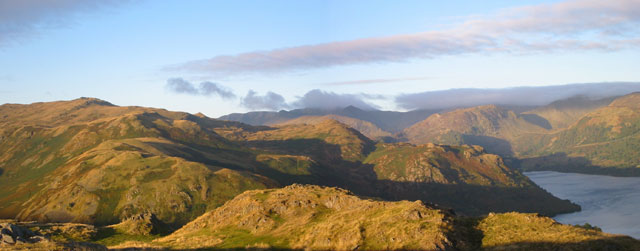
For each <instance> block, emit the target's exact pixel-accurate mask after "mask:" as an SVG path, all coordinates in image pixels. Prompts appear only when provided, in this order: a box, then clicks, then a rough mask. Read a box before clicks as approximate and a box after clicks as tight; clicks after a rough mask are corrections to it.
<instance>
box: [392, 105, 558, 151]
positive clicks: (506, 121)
mask: <svg viewBox="0 0 640 251" xmlns="http://www.w3.org/2000/svg"><path fill="white" fill-rule="evenodd" d="M544 130H545V129H544V128H543V127H541V126H539V125H537V124H534V123H530V122H529V121H527V120H526V119H525V118H524V117H523V116H521V115H518V114H516V113H515V112H513V111H511V110H508V109H505V108H501V107H498V106H495V105H486V106H478V107H472V108H466V109H458V110H453V111H450V112H446V113H442V114H434V115H431V116H429V118H427V119H425V120H423V121H421V122H418V123H416V124H414V125H412V126H411V127H409V128H407V129H405V130H404V131H403V134H402V135H403V136H404V137H406V138H407V139H408V140H409V142H411V143H414V144H424V143H428V142H433V143H438V144H450V145H460V144H474V145H481V146H483V147H485V148H487V150H488V151H489V152H493V153H498V154H501V155H503V156H511V155H513V150H512V147H511V143H510V141H512V139H514V138H515V137H518V136H519V135H520V134H522V133H523V132H540V131H544Z"/></svg>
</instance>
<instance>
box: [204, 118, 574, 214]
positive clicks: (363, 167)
mask: <svg viewBox="0 0 640 251" xmlns="http://www.w3.org/2000/svg"><path fill="white" fill-rule="evenodd" d="M217 132H218V134H220V135H222V136H224V137H226V138H227V139H229V140H231V141H233V142H234V143H237V144H244V145H245V146H247V147H253V148H260V149H268V150H270V151H272V152H278V153H289V154H294V155H301V156H308V157H309V158H310V159H309V160H302V159H300V160H296V161H278V162H277V163H278V164H277V165H278V166H279V168H282V169H286V170H300V167H301V166H302V167H308V168H307V169H305V170H304V172H301V173H300V175H295V176H291V175H289V176H286V179H277V178H276V179H277V180H278V181H279V182H280V183H281V184H291V183H290V182H287V181H295V182H301V181H304V182H305V183H311V184H318V185H329V186H338V187H342V188H346V189H349V190H352V191H353V192H355V193H357V194H360V195H366V196H376V197H381V198H384V199H390V200H402V199H410V200H417V199H420V200H423V201H426V202H433V203H437V204H442V205H444V206H447V207H452V208H454V209H456V210H457V211H459V212H461V213H465V214H469V215H480V214H486V213H488V212H506V211H514V210H518V211H523V212H538V213H543V214H546V215H555V214H558V213H564V212H572V211H576V210H579V206H577V205H574V204H572V203H570V202H568V201H563V200H559V199H558V198H555V197H554V196H553V195H551V194H549V193H547V192H546V191H544V190H542V189H540V188H539V187H537V186H536V185H535V184H533V183H532V182H531V181H530V180H529V179H528V178H526V177H525V176H523V175H522V174H520V173H518V172H514V171H512V170H510V169H509V168H507V167H506V166H505V165H504V163H503V160H502V158H500V157H499V156H497V155H493V154H487V153H486V152H485V151H484V149H483V148H482V147H477V146H476V147H471V146H461V147H454V146H447V145H433V144H430V145H421V146H413V145H410V144H406V143H396V144H387V143H381V144H375V145H374V142H372V141H371V140H369V139H368V138H366V137H364V136H363V135H362V134H360V133H359V132H358V131H356V130H354V129H352V128H349V127H347V126H346V125H344V124H342V123H339V122H337V121H334V120H325V121H323V122H321V123H318V124H306V125H284V126H279V127H273V128H270V129H265V130H259V131H246V130H243V129H233V128H223V129H217ZM307 161H308V162H310V163H309V164H301V163H307ZM274 162H276V161H272V162H271V163H274ZM273 165H274V166H275V164H273ZM277 176H278V175H270V176H269V177H277ZM460 198H464V199H460ZM469 198H471V199H469Z"/></svg>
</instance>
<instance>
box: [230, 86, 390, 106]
mask: <svg viewBox="0 0 640 251" xmlns="http://www.w3.org/2000/svg"><path fill="white" fill-rule="evenodd" d="M385 98H386V97H383V96H381V95H369V94H364V93H363V94H339V93H335V92H328V91H322V90H318V89H315V90H311V91H309V92H307V93H306V94H304V95H303V96H300V97H297V98H296V100H295V101H292V102H290V103H288V102H286V100H285V98H284V97H282V95H280V94H277V93H274V92H267V93H266V94H265V95H259V94H258V93H256V92H255V91H253V90H250V91H249V92H248V93H247V95H246V96H244V97H243V98H242V100H241V105H242V106H244V107H246V108H248V109H251V110H272V111H275V110H281V109H299V108H315V109H323V110H331V109H336V108H344V107H347V106H355V107H358V108H360V109H363V110H375V109H378V108H379V107H378V106H377V105H375V104H372V103H369V102H366V101H365V100H371V99H385Z"/></svg>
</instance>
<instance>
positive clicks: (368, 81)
mask: <svg viewBox="0 0 640 251" xmlns="http://www.w3.org/2000/svg"><path fill="white" fill-rule="evenodd" d="M426 79H430V78H429V77H416V78H380V79H362V80H352V81H339V82H327V83H321V85H366V84H377V83H391V82H403V81H418V80H426Z"/></svg>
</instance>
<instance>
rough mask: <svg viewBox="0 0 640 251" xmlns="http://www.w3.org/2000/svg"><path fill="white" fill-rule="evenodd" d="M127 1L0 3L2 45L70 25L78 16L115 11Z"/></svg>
mask: <svg viewBox="0 0 640 251" xmlns="http://www.w3.org/2000/svg"><path fill="white" fill-rule="evenodd" d="M124 2H128V0H107V1H98V0H46V1H41V0H16V1H11V0H9V1H0V46H2V45H6V44H9V43H11V42H15V41H18V40H20V39H22V38H23V37H25V36H28V35H32V34H34V33H37V32H39V31H42V30H46V29H51V28H57V27H60V26H64V25H67V24H68V23H69V19H71V18H73V16H74V15H76V14H79V13H85V12H89V11H96V10H100V9H105V8H112V7H115V6H118V5H121V4H122V3H124Z"/></svg>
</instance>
